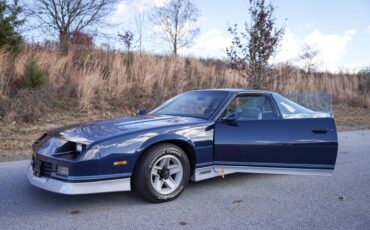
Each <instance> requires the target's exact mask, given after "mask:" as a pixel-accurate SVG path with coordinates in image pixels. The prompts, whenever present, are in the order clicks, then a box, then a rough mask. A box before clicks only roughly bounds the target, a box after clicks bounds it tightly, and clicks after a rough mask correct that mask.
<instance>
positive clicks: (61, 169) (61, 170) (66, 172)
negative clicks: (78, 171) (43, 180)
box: [57, 165, 69, 176]
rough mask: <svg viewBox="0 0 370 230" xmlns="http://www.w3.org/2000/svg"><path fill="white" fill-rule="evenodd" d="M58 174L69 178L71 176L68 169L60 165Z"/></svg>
mask: <svg viewBox="0 0 370 230" xmlns="http://www.w3.org/2000/svg"><path fill="white" fill-rule="evenodd" d="M57 174H58V175H61V176H68V175H69V169H68V168H67V167H64V166H60V165H58V167H57Z"/></svg>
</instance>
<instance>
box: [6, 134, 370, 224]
mask: <svg viewBox="0 0 370 230" xmlns="http://www.w3.org/2000/svg"><path fill="white" fill-rule="evenodd" d="M339 146H340V147H339V155H338V158H337V167H336V169H335V173H334V176H331V177H324V176H289V175H263V174H234V175H227V176H226V177H225V179H222V178H214V179H210V180H208V181H203V182H197V183H191V184H189V186H188V187H187V188H186V190H185V191H184V193H183V194H182V195H181V196H180V197H179V198H178V199H177V200H175V201H172V202H169V203H162V204H151V203H147V202H145V201H143V200H142V199H141V198H140V197H138V196H136V195H135V194H134V193H133V192H120V193H105V194H96V195H79V196H65V195H58V194H54V193H50V192H46V191H42V190H40V189H38V188H35V187H33V186H31V185H30V184H29V183H28V181H27V178H26V171H27V165H28V164H29V161H14V162H4V163H0V229H79V230H80V229H89V230H92V229H367V230H368V229H370V130H367V131H352V132H344V133H340V134H339ZM73 213H74V214H73Z"/></svg>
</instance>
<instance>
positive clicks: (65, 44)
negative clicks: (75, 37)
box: [59, 31, 69, 56]
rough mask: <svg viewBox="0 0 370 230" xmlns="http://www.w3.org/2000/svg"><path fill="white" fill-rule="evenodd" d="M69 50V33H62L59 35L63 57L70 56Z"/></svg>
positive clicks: (60, 50)
mask: <svg viewBox="0 0 370 230" xmlns="http://www.w3.org/2000/svg"><path fill="white" fill-rule="evenodd" d="M68 48H69V36H68V32H64V31H62V32H60V33H59V52H60V54H61V55H62V56H66V55H68Z"/></svg>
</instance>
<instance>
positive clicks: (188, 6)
mask: <svg viewBox="0 0 370 230" xmlns="http://www.w3.org/2000/svg"><path fill="white" fill-rule="evenodd" d="M199 15H200V11H199V10H198V9H197V8H196V6H195V5H194V4H193V3H192V2H191V1H190V0H170V1H169V2H168V4H167V5H165V6H163V7H160V8H158V9H156V11H155V12H154V14H153V15H152V18H151V19H152V21H153V23H154V25H157V26H159V27H160V28H161V29H162V30H163V36H161V38H162V39H163V40H164V41H166V42H168V43H169V44H170V45H171V49H172V53H173V54H174V55H177V53H178V50H179V49H180V48H183V47H187V46H189V45H191V44H192V42H193V40H194V38H195V36H196V35H197V34H198V33H199V27H198V26H196V25H195V24H196V22H197V20H198V18H199Z"/></svg>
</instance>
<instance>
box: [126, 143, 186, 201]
mask: <svg viewBox="0 0 370 230" xmlns="http://www.w3.org/2000/svg"><path fill="white" fill-rule="evenodd" d="M189 177H190V164H189V159H188V157H187V156H186V154H185V152H184V151H183V150H182V149H181V148H179V147H178V146H176V145H174V144H158V145H155V146H153V147H151V148H150V149H149V150H148V151H146V152H145V153H144V155H143V157H141V158H140V159H139V162H138V165H137V167H136V169H135V171H134V176H133V183H132V184H133V187H134V190H135V191H136V192H137V193H138V194H139V195H141V196H142V197H143V198H144V199H146V200H148V201H151V202H155V203H160V202H166V201H171V200H174V199H176V198H177V197H178V196H179V195H180V194H181V193H182V191H183V190H184V188H185V187H186V185H187V184H188V181H189Z"/></svg>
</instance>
